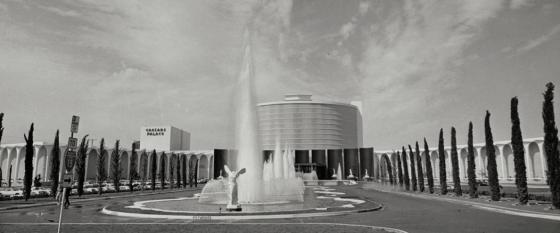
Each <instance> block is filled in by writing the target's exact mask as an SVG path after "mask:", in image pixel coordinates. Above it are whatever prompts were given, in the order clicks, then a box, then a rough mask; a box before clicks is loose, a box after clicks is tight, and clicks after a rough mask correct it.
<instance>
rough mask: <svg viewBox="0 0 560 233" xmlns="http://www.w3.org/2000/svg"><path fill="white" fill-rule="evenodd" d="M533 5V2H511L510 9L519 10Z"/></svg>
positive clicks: (529, 0)
mask: <svg viewBox="0 0 560 233" xmlns="http://www.w3.org/2000/svg"><path fill="white" fill-rule="evenodd" d="M531 4H533V0H511V2H510V7H511V9H519V8H522V7H525V6H529V5H531Z"/></svg>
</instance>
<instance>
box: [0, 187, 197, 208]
mask: <svg viewBox="0 0 560 233" xmlns="http://www.w3.org/2000/svg"><path fill="white" fill-rule="evenodd" d="M196 190H202V188H196V189H183V190H172V191H171V190H170V191H167V192H162V191H160V192H154V193H140V194H127V195H121V196H109V197H94V198H87V199H75V200H73V203H80V202H88V201H97V200H110V199H116V198H123V197H138V196H149V195H157V194H167V193H176V192H181V191H196ZM57 203H58V202H56V201H51V202H45V203H37V204H31V205H21V206H8V207H2V208H0V211H6V210H17V209H25V208H33V207H40V206H49V205H56V204H57Z"/></svg>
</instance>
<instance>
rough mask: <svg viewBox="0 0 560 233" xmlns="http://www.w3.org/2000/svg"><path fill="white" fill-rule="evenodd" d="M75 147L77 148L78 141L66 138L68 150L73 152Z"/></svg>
mask: <svg viewBox="0 0 560 233" xmlns="http://www.w3.org/2000/svg"><path fill="white" fill-rule="evenodd" d="M76 147H78V139H77V138H73V137H69V138H68V148H70V149H73V150H74V149H76Z"/></svg>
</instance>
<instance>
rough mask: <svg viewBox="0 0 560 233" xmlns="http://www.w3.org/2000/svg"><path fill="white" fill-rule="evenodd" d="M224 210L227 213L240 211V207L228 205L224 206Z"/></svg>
mask: <svg viewBox="0 0 560 233" xmlns="http://www.w3.org/2000/svg"><path fill="white" fill-rule="evenodd" d="M226 210H227V211H241V205H239V204H237V205H230V204H228V205H227V206H226Z"/></svg>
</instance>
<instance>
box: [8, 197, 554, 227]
mask: <svg viewBox="0 0 560 233" xmlns="http://www.w3.org/2000/svg"><path fill="white" fill-rule="evenodd" d="M338 189H339V190H341V191H343V192H346V193H347V194H348V195H351V196H356V197H361V198H368V199H370V200H374V201H376V202H380V203H382V204H383V205H384V208H383V209H382V210H380V211H374V212H366V213H355V214H349V215H343V216H333V217H318V218H300V219H281V220H262V221H259V220H250V221H226V222H217V221H195V222H192V221H175V220H153V219H134V218H123V217H115V216H107V215H103V214H101V213H99V210H100V209H101V208H103V207H104V206H106V205H111V204H113V203H123V202H124V203H132V202H134V201H138V200H145V199H160V198H169V197H176V196H182V195H185V196H186V195H192V194H193V191H185V192H181V193H171V194H161V195H157V196H140V197H133V198H122V199H111V200H97V201H91V202H82V203H76V204H74V205H73V206H72V207H71V208H70V209H69V210H65V212H64V222H65V223H68V224H66V225H63V232H119V233H128V232H130V233H140V232H380V231H376V230H372V229H368V228H365V227H363V226H364V225H365V226H384V227H390V228H397V229H401V230H404V231H407V232H438V233H444V232H508V233H510V232H532V233H541V232H543V233H544V232H554V233H558V232H560V222H559V221H551V220H542V219H537V218H529V217H520V216H511V215H506V214H500V213H494V212H489V211H485V210H480V209H476V208H473V207H469V206H465V205H462V204H453V203H449V202H444V201H437V200H426V199H419V198H415V197H409V196H403V195H397V194H390V193H383V192H377V191H372V190H363V189H361V188H359V187H358V186H351V187H350V186H346V187H338ZM57 219H58V208H57V206H43V207H34V208H26V209H18V210H8V211H2V212H0V232H41V233H43V232H54V231H56V228H57V225H56V221H57ZM286 223H288V224H286ZM360 225H362V226H360Z"/></svg>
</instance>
